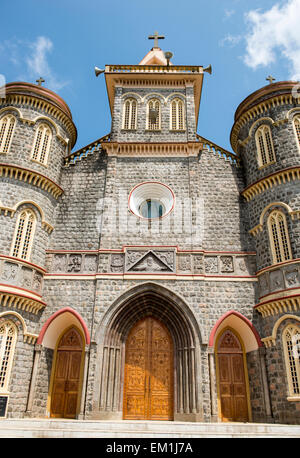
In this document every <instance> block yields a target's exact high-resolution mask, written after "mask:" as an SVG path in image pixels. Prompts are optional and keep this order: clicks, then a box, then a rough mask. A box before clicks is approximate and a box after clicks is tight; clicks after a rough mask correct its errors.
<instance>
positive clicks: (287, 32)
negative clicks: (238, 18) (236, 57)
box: [244, 0, 300, 80]
mask: <svg viewBox="0 0 300 458" xmlns="http://www.w3.org/2000/svg"><path fill="white" fill-rule="evenodd" d="M246 21H247V23H248V25H249V27H250V31H249V33H248V34H247V35H246V55H245V56H244V62H245V64H246V65H247V66H249V67H251V68H253V69H256V68H258V67H259V66H264V67H266V66H268V65H270V64H273V63H278V57H279V56H280V57H284V58H285V59H287V60H288V63H289V67H290V70H289V71H290V74H289V78H290V79H292V80H299V79H300V27H299V24H300V0H288V1H287V2H285V3H284V4H281V5H279V4H276V5H274V6H273V7H272V8H271V9H269V10H267V11H265V12H262V11H261V10H251V11H249V12H248V13H246Z"/></svg>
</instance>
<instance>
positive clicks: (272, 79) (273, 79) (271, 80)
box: [266, 75, 276, 84]
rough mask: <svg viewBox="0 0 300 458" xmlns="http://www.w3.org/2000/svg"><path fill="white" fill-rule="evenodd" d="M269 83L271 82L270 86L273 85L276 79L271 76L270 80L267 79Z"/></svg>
mask: <svg viewBox="0 0 300 458" xmlns="http://www.w3.org/2000/svg"><path fill="white" fill-rule="evenodd" d="M266 80H267V81H269V83H270V84H272V83H273V81H275V80H276V78H273V76H271V75H269V76H268V78H266Z"/></svg>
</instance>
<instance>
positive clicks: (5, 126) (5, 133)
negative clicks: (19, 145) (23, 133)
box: [0, 115, 16, 154]
mask: <svg viewBox="0 0 300 458" xmlns="http://www.w3.org/2000/svg"><path fill="white" fill-rule="evenodd" d="M15 124H16V118H15V117H14V116H12V115H6V116H4V117H3V118H2V119H1V120H0V153H4V154H5V153H8V150H9V147H10V144H11V140H12V136H13V131H14V127H15Z"/></svg>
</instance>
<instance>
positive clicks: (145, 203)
mask: <svg viewBox="0 0 300 458" xmlns="http://www.w3.org/2000/svg"><path fill="white" fill-rule="evenodd" d="M128 205H129V209H130V211H131V212H132V213H134V214H135V215H137V216H139V217H140V218H147V219H150V218H162V217H163V216H166V215H167V214H168V213H170V211H171V210H172V209H173V207H174V193H173V191H172V190H171V189H170V188H169V186H166V185H164V184H162V183H158V182H155V181H151V182H149V181H148V182H146V183H141V184H138V185H137V186H135V187H134V188H133V190H132V191H131V192H130V195H129V201H128Z"/></svg>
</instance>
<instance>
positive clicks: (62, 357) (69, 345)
mask: <svg viewBox="0 0 300 458" xmlns="http://www.w3.org/2000/svg"><path fill="white" fill-rule="evenodd" d="M82 366H83V338H82V336H81V334H80V332H79V331H78V329H77V328H76V327H74V326H71V327H70V328H69V329H67V330H66V331H65V332H64V333H63V335H62V336H61V338H60V339H59V340H58V344H57V347H56V350H55V356H54V361H53V368H52V390H51V404H50V417H51V418H76V414H77V412H78V405H79V400H80V399H79V398H80V388H81V383H80V382H81V373H82Z"/></svg>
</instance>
